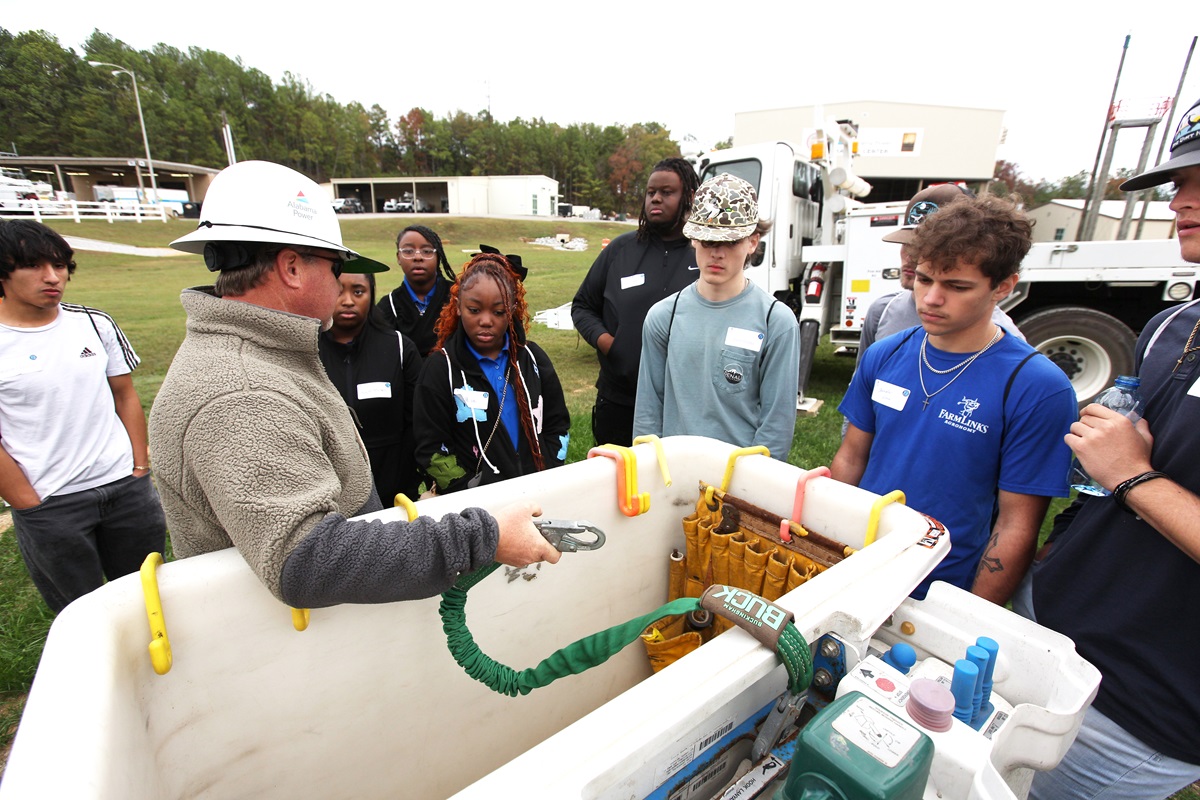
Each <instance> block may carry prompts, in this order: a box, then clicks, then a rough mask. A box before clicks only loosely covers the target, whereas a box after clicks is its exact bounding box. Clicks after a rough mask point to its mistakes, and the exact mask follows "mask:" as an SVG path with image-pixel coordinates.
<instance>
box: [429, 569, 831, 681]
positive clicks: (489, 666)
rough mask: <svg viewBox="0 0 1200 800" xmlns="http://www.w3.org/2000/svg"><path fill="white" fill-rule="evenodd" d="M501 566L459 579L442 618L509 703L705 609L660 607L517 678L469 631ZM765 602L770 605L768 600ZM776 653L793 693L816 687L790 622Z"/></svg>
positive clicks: (688, 600)
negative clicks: (650, 630)
mask: <svg viewBox="0 0 1200 800" xmlns="http://www.w3.org/2000/svg"><path fill="white" fill-rule="evenodd" d="M498 566H500V565H499V564H492V565H491V566H490V567H485V568H484V569H481V570H478V571H476V572H473V573H470V574H468V575H464V576H462V577H461V578H459V580H458V583H456V584H455V585H454V588H453V589H450V590H448V591H446V592H445V593H444V594H443V595H442V602H441V605H440V606H439V608H438V611H439V613H440V614H441V616H442V630H443V631H444V632H445V633H446V644H447V646H448V647H449V649H450V654H451V655H452V656H454V660H455V662H457V663H458V665H459V666H460V667H462V668H463V669H464V670H465V671H466V673H467V674H468V675H470V676H471V677H472V678H474V679H475V680H477V681H479V682H480V683H482V684H484V685H485V686H487V687H489V688H491V689H492V690H494V691H496V692H499V693H500V694H504V695H508V696H509V697H516V696H517V695H518V694H520V695H526V694H529V693H530V692H531V691H533V690H534V689H540V688H541V687H543V686H548V685H550V684H551V683H553V682H554V681H556V680H558V679H559V678H562V677H565V676H567V675H578V674H580V673H582V672H585V671H587V670H589V669H591V668H592V667H596V666H599V665H600V664H603V663H604V662H605V661H607V660H608V659H610V658H611V657H612V656H614V655H616V654H617V653H619V652H620V651H621V650H623V649H624V648H625V647H626V646H628V645H629V644H632V643H633V642H635V641H637V639H638V638H639V637H640V636H641V634H642V632H643V631H645V630H646V628H647V627H649V626H650V625H651V624H653V623H654V622H656V621H658V620H660V619H662V618H663V617H668V616H674V615H677V614H687V613H688V612H691V611H695V610H696V609H698V608H700V600H699V598H695V597H684V598H680V599H678V600H675V601H673V602H670V603H667V604H666V605H663V606H660V607H659V608H658V609H656V610H654V611H652V612H650V613H649V614H644V615H642V616H640V617H637V618H636V619H632V620H630V621H628V622H626V623H623V624H621V625H614V626H613V627H611V628H607V629H605V630H603V631H600V632H598V633H594V634H592V635H591V636H586V637H584V638H583V639H580V640H579V641H577V642H574V643H572V644H569V645H567V646H566V647H563V648H562V649H560V650H558V651H556V652H554V653H553V654H551V655H550V656H549V657H547V658H546V659H544V660H543V661H542V662H541V663H540V664H538V665H537V666H536V667H532V668H529V669H525V670H522V671H520V672H518V671H516V670H514V669H513V668H512V667H508V666H505V665H504V664H500V663H498V662H496V661H494V660H493V659H492V658H490V657H489V656H487V655H486V654H485V653H484V652H483V651H481V650H480V649H479V646H478V645H477V644H476V643H475V639H474V638H473V637H472V636H471V632H470V631H469V630H468V629H467V616H466V605H467V592H468V591H470V589H471V587H473V586H475V584H477V583H479V582H480V581H481V580H483V579H484V578H486V577H487V576H488V575H490V574H491V573H492V572H494V571H495V569H496V568H497V567H498ZM759 599H760V600H761V598H759ZM762 602H763V603H766V601H765V600H763V601H762ZM719 613H721V612H719ZM730 619H731V620H732V621H733V622H735V623H739V624H742V623H744V620H739V619H737V618H735V617H733V616H732V615H731V616H730ZM777 652H778V653H779V656H780V658H781V659H782V660H783V664H784V666H785V667H786V668H787V673H788V689H789V691H791V692H792V693H793V694H796V693H798V692H801V691H804V690H805V689H807V688H808V685H809V683H810V682H811V681H812V654H811V652H810V651H809V647H808V642H806V641H805V639H804V636H803V635H801V633H800V631H798V630H797V629H796V626H795V625H793V624H792V623H791V622H790V621H789V622H787V624H786V626H784V627H783V629H782V631H781V632H780V634H779V639H778V644H777Z"/></svg>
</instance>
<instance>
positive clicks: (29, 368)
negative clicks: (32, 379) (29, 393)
mask: <svg viewBox="0 0 1200 800" xmlns="http://www.w3.org/2000/svg"><path fill="white" fill-rule="evenodd" d="M45 363H46V362H45V359H39V358H38V357H37V356H36V355H28V354H22V355H11V356H5V357H4V358H0V380H11V379H12V378H15V377H17V376H18V375H28V374H29V373H31V372H41V371H42V367H43V366H44V365H45Z"/></svg>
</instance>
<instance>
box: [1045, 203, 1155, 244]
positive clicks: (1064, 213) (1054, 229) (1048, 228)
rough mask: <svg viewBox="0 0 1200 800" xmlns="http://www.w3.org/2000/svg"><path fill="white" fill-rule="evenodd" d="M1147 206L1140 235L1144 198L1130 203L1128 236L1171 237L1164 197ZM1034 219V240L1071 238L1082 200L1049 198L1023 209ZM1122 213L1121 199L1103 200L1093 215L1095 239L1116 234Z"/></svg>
mask: <svg viewBox="0 0 1200 800" xmlns="http://www.w3.org/2000/svg"><path fill="white" fill-rule="evenodd" d="M1146 205H1147V208H1146V222H1145V225H1143V227H1142V235H1141V236H1138V235H1137V225H1138V220H1139V219H1141V216H1142V206H1143V202H1142V201H1138V202H1135V203H1134V205H1133V218H1132V220H1131V222H1130V225H1129V236H1128V237H1127V238H1129V239H1174V238H1175V215H1174V214H1173V213H1172V212H1171V209H1170V208H1169V207H1168V205H1169V204H1168V202H1167V201H1166V200H1151V201H1150V202H1149V203H1148V204H1146ZM1025 213H1026V214H1027V215H1028V216H1029V218H1030V219H1032V220H1033V221H1034V223H1035V224H1034V226H1033V240H1034V241H1035V242H1062V241H1067V242H1072V241H1075V234H1076V233H1077V232H1078V231H1079V221H1080V220H1081V219H1083V200H1082V199H1079V200H1051V201H1050V202H1049V203H1046V204H1045V205H1040V206H1038V207H1037V208H1034V209H1031V210H1029V211H1027V212H1025ZM1124 213H1125V201H1124V200H1103V201H1101V203H1100V212H1099V215H1098V216H1097V217H1096V235H1095V236H1094V237H1093V239H1094V240H1095V241H1112V240H1114V239H1116V238H1117V231H1118V229H1119V228H1120V226H1121V216H1122V215H1123V214H1124Z"/></svg>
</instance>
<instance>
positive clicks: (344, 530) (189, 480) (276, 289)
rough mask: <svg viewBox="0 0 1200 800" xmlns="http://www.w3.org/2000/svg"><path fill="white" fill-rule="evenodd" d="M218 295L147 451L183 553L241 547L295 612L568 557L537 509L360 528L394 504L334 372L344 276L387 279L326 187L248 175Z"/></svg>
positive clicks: (214, 192) (216, 215) (180, 358)
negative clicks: (328, 355) (355, 243)
mask: <svg viewBox="0 0 1200 800" xmlns="http://www.w3.org/2000/svg"><path fill="white" fill-rule="evenodd" d="M172 247H174V248H176V249H178V250H183V251H185V252H190V253H202V254H203V255H204V261H205V264H206V265H207V266H208V268H209V269H210V270H213V271H214V272H219V273H220V274H219V275H218V277H217V282H216V286H214V287H199V288H195V289H188V290H185V291H184V293H183V296H182V301H183V306H184V309H185V310H186V311H187V315H188V322H187V336H186V338H185V339H184V341H183V344H182V345H181V346H180V348H179V351H178V353H176V355H175V359H174V361H173V362H172V363H171V368H170V370H168V372H167V376H166V379H165V380H164V381H163V384H162V388H161V389H160V390H159V392H158V396H157V398H156V400H155V403H154V408H153V409H152V410H151V412H150V447H151V451H152V452H153V453H154V454H155V463H156V465H157V469H156V473H157V477H158V484H159V490H160V493H161V494H162V499H163V507H164V509H165V511H166V515H167V522H168V528H169V530H170V532H171V542H172V544H173V545H174V550H175V554H176V555H177V556H180V557H188V556H193V555H197V554H200V553H206V552H209V551H212V550H219V549H222V548H226V547H230V546H234V547H237V548H238V550H239V552H241V554H242V556H243V557H244V558H245V559H246V561H247V563H248V564H249V565H250V567H251V568H252V569H253V570H254V571H255V572H256V573H257V574H258V577H259V578H260V579H261V580H262V582H263V583H264V584H266V586H267V588H268V589H270V591H271V592H272V594H274V595H275V596H276V597H277V598H279V599H280V600H282V601H284V602H286V603H288V604H289V605H291V606H294V607H303V608H311V607H320V606H328V605H333V604H336V603H345V602H352V603H376V602H391V601H395V600H406V599H412V598H419V597H428V596H431V595H434V594H438V593H440V592H442V591H443V590H445V589H447V588H449V587H450V586H451V585H452V584H453V583H454V581H455V580H456V578H457V577H458V575H459V574H460V573H463V572H470V571H473V570H475V569H478V568H480V567H483V566H486V565H488V564H490V563H492V561H494V560H495V561H501V562H503V563H505V564H510V565H514V566H523V565H526V564H529V563H532V562H535V561H541V560H547V561H551V562H555V561H557V560H558V557H559V553H558V551H556V550H555V549H554V548H552V547H551V546H550V545H549V543H548V542H547V541H546V540H545V539H544V538H543V537H542V536H541V535H540V534H539V533H538V531H537V529H536V528H535V527H534V526H533V524H532V520H531V516H532V515H536V514H539V513H540V509H539V508H538V507H537V506H536V504H534V503H529V502H526V503H517V504H514V505H512V506H508V507H506V508H505V509H503V510H502V511H500V512H499V518H498V519H496V518H493V517H492V516H491V515H490V514H488V513H487V512H485V511H484V510H482V509H478V508H468V509H466V510H464V511H462V512H461V513H458V514H448V515H446V516H445V517H443V518H442V519H441V520H440V521H439V520H433V519H430V518H427V517H419V518H417V519H416V520H414V521H413V522H407V521H405V522H380V521H373V522H366V521H361V520H354V519H351V518H352V517H356V516H358V515H361V514H366V513H368V512H372V511H377V510H379V509H380V508H381V504H380V501H379V497H378V495H377V493H376V491H375V488H374V486H373V484H372V480H371V467H370V464H369V462H368V460H367V453H366V450H365V448H364V447H363V443H362V440H361V439H360V438H359V436H358V434H357V432H356V431H355V426H354V422H353V420H352V419H351V417H350V413H349V411H348V410H347V408H346V404H345V403H344V402H343V400H342V398H341V396H340V395H339V394H338V392H337V390H336V389H335V388H334V387H333V385H332V384H331V383H330V382H329V378H328V377H327V376H326V374H325V370H324V368H323V367H322V365H321V360H320V356H319V354H318V347H317V339H318V333H319V332H320V330H321V329H322V327H328V326H329V325H330V323H331V320H332V317H333V313H334V308H335V304H336V302H337V298H338V294H339V291H340V286H339V282H338V275H339V274H340V273H341V272H342V271H343V270H348V271H349V270H354V271H358V272H379V271H382V270H385V269H387V267H386V266H384V265H383V264H380V263H379V262H375V261H372V260H371V259H367V258H363V257H362V256H360V255H358V254H357V253H355V252H354V251H353V250H350V249H349V248H347V247H346V246H345V245H343V244H342V237H341V230H340V228H339V226H338V221H337V218H336V216H334V212H333V209H332V207H331V206H330V203H329V200H328V198H327V197H326V195H325V192H324V191H323V190H322V189H321V188H320V187H319V186H317V184H315V183H314V182H313V181H311V180H309V179H308V178H306V177H305V176H303V175H301V174H300V173H298V172H295V171H294V170H291V169H288V168H286V167H283V166H280V165H278V164H271V163H267V162H262V161H247V162H242V163H239V164H235V165H233V166H231V167H229V168H227V169H225V170H224V171H222V172H221V174H219V175H218V176H217V177H216V178H215V179H214V180H213V182H212V185H211V186H210V187H209V190H208V193H207V197H206V198H205V202H204V206H203V211H202V216H201V220H200V225H199V227H198V228H197V229H196V230H195V231H193V232H192V233H190V234H187V235H186V236H183V237H181V238H180V239H178V240H176V241H175V242H173V243H172Z"/></svg>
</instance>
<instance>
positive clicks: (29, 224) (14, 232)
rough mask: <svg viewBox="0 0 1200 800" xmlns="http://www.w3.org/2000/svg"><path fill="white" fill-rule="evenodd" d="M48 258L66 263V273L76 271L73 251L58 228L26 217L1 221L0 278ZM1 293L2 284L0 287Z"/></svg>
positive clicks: (72, 273) (45, 260) (53, 261)
mask: <svg viewBox="0 0 1200 800" xmlns="http://www.w3.org/2000/svg"><path fill="white" fill-rule="evenodd" d="M47 261H48V262H50V263H51V264H65V265H66V267H67V274H68V275H74V274H75V251H74V250H72V249H71V245H69V244H67V240H66V239H64V238H63V237H62V235H61V234H59V232H58V231H56V230H54V229H53V228H51V227H48V226H46V225H43V224H42V223H40V222H34V221H33V220H28V219H14V220H6V221H0V278H7V277H9V276H10V275H12V273H13V270H16V269H21V268H23V267H36V266H37V265H38V264H42V263H44V262H47ZM3 296H4V287H3V286H0V297H3Z"/></svg>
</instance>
